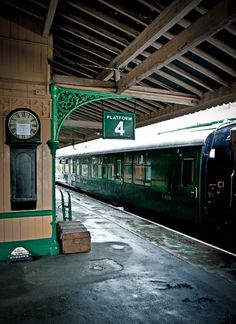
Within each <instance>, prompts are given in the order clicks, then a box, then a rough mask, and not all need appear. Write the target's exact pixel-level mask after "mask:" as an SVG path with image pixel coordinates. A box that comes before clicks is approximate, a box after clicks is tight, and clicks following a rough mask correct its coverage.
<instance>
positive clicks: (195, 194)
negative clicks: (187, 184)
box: [190, 187, 197, 198]
mask: <svg viewBox="0 0 236 324" xmlns="http://www.w3.org/2000/svg"><path fill="white" fill-rule="evenodd" d="M190 193H191V194H192V195H194V198H197V187H195V190H194V191H191V192H190Z"/></svg>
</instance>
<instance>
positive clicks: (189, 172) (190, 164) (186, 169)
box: [181, 158, 194, 187]
mask: <svg viewBox="0 0 236 324" xmlns="http://www.w3.org/2000/svg"><path fill="white" fill-rule="evenodd" d="M181 184H182V186H183V187H190V186H193V185H194V158H183V160H182V166H181Z"/></svg>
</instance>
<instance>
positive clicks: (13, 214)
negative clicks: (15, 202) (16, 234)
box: [0, 210, 53, 219]
mask: <svg viewBox="0 0 236 324" xmlns="http://www.w3.org/2000/svg"><path fill="white" fill-rule="evenodd" d="M52 213H53V211H52V210H31V211H19V212H4V213H0V219H3V218H21V217H36V216H48V215H52Z"/></svg>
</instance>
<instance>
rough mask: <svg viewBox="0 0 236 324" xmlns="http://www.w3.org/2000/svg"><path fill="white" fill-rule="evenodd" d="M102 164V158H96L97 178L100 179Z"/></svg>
mask: <svg viewBox="0 0 236 324" xmlns="http://www.w3.org/2000/svg"><path fill="white" fill-rule="evenodd" d="M102 162H103V158H102V156H99V157H98V178H100V179H101V178H102Z"/></svg>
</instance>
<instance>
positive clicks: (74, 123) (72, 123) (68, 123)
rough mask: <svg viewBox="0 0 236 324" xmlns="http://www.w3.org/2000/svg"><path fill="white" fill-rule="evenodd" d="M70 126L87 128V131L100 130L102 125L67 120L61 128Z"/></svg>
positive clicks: (93, 122) (87, 121)
mask: <svg viewBox="0 0 236 324" xmlns="http://www.w3.org/2000/svg"><path fill="white" fill-rule="evenodd" d="M64 126H65V127H66V126H72V127H78V128H89V129H102V123H99V122H95V121H90V120H72V119H67V120H65V121H64V123H63V126H62V127H64Z"/></svg>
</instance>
